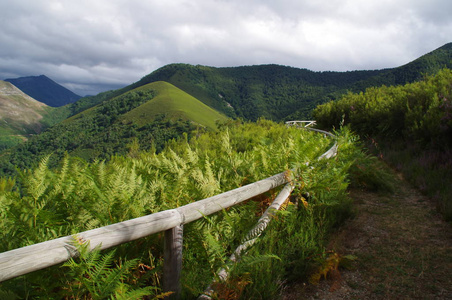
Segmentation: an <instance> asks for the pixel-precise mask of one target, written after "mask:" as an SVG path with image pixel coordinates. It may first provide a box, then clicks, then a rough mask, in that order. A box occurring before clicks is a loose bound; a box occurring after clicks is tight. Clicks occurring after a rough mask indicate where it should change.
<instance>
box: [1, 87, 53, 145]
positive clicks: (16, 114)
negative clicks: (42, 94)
mask: <svg viewBox="0 0 452 300" xmlns="http://www.w3.org/2000/svg"><path fill="white" fill-rule="evenodd" d="M46 107H47V105H45V104H44V103H41V102H39V101H36V100H35V99H33V98H31V97H30V96H28V95H26V94H24V93H23V92H22V91H21V90H19V89H18V88H16V87H15V86H14V85H12V84H11V83H9V82H5V81H0V149H3V148H7V147H10V146H13V145H15V144H17V143H20V142H21V141H23V140H26V139H27V137H28V136H29V135H30V134H37V133H39V132H41V130H42V129H43V127H44V125H43V124H42V123H41V121H42V119H43V115H45V114H46V113H47V112H46Z"/></svg>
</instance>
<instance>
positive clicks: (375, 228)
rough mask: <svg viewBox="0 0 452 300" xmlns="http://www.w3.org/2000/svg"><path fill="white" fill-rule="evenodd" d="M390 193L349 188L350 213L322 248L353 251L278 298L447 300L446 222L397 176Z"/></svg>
mask: <svg viewBox="0 0 452 300" xmlns="http://www.w3.org/2000/svg"><path fill="white" fill-rule="evenodd" d="M398 186H399V188H398V191H397V192H396V193H394V194H393V195H389V196H388V195H380V194H377V193H373V192H369V191H362V190H352V191H351V192H350V195H351V197H352V198H353V199H354V202H355V207H356V215H355V217H354V218H353V219H350V220H349V221H348V222H347V223H346V224H345V225H344V226H343V227H341V229H340V230H339V231H338V232H337V233H336V234H334V235H333V236H332V240H331V242H330V244H329V246H328V249H329V250H332V251H334V252H336V253H338V254H340V255H354V256H356V259H355V260H354V261H353V262H352V266H351V268H349V269H340V270H339V271H340V274H336V276H334V278H331V276H330V278H327V279H326V280H321V281H320V283H319V284H318V285H310V284H308V283H303V282H302V283H299V284H297V285H295V286H290V287H287V288H286V289H285V290H284V291H283V295H282V297H281V299H283V300H292V299H452V226H451V224H449V223H447V222H445V221H443V219H442V217H441V216H440V215H439V214H438V213H437V212H436V209H435V206H434V204H433V203H432V202H431V201H430V200H429V199H428V198H426V197H424V196H423V195H422V194H420V192H418V191H417V190H415V189H413V188H412V187H411V186H409V185H408V183H406V182H405V181H404V180H403V179H401V180H400V183H399V184H398Z"/></svg>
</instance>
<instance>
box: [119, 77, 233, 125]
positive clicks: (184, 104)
mask: <svg viewBox="0 0 452 300" xmlns="http://www.w3.org/2000/svg"><path fill="white" fill-rule="evenodd" d="M141 89H152V90H154V91H155V92H156V96H155V97H154V99H152V101H148V102H146V103H144V104H143V105H140V106H139V107H137V108H135V109H133V110H131V111H130V112H128V113H126V114H124V116H123V117H122V120H123V121H124V122H133V123H134V124H137V125H138V126H143V125H145V124H146V123H148V122H149V118H151V119H155V118H156V117H157V116H159V115H162V114H164V115H165V116H166V118H168V119H172V120H178V119H181V120H186V121H191V122H194V123H196V124H199V125H201V126H204V127H207V128H210V129H215V128H216V124H215V123H216V122H217V121H225V120H226V119H227V117H226V116H224V115H222V114H220V113H219V112H217V111H216V110H214V109H212V108H211V107H209V106H207V105H205V104H204V103H202V102H201V101H199V100H197V99H195V98H194V97H192V96H190V95H189V94H187V93H185V92H184V91H182V90H180V89H178V88H176V87H175V86H174V85H172V84H170V83H167V82H163V81H158V82H153V83H150V84H148V85H145V86H143V87H140V88H138V89H137V90H141Z"/></svg>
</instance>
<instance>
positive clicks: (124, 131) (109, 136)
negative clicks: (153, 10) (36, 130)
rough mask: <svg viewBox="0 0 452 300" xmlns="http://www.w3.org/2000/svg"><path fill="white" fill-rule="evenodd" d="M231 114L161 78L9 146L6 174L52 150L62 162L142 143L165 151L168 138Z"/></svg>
mask: <svg viewBox="0 0 452 300" xmlns="http://www.w3.org/2000/svg"><path fill="white" fill-rule="evenodd" d="M226 119H227V117H225V116H224V115H222V114H220V113H218V112H216V111H215V110H213V109H212V108H210V107H208V106H207V105H205V104H203V103H202V102H200V101H198V100H197V99H195V98H193V97H192V96H190V95H188V94H187V93H185V92H183V91H181V90H180V89H178V88H176V87H174V86H173V85H171V84H169V83H165V82H155V83H151V84H147V85H144V86H141V87H138V88H136V89H133V90H130V91H127V92H125V93H123V94H120V95H118V96H116V97H113V98H111V99H106V100H104V101H103V102H101V103H100V104H97V105H95V106H93V107H91V108H89V109H86V110H84V111H82V112H81V113H78V114H76V115H74V116H72V117H70V118H68V119H66V120H64V121H63V122H61V123H59V124H57V125H55V126H52V127H51V128H49V129H48V130H46V131H45V132H43V133H41V134H39V135H36V136H33V137H32V138H31V139H30V140H29V141H28V142H26V143H23V144H21V145H19V146H17V147H15V148H12V149H9V150H8V151H6V152H3V154H2V156H1V157H0V165H1V166H2V168H3V172H4V173H5V174H13V173H14V172H15V171H14V170H15V168H16V167H19V168H29V167H30V166H33V165H36V164H37V162H39V160H41V159H42V158H43V157H44V156H46V155H48V154H53V156H52V158H53V159H52V162H51V164H52V163H53V164H54V163H56V162H57V161H58V160H59V159H60V158H61V157H63V156H64V154H65V153H69V154H70V155H72V156H77V157H81V158H84V159H86V160H95V159H108V158H109V157H111V156H113V155H118V154H120V155H126V154H128V153H129V154H131V153H133V152H134V151H136V149H138V148H140V149H142V150H150V149H154V150H156V151H160V150H161V149H163V147H164V145H165V143H166V142H168V141H169V140H172V139H177V138H180V137H181V136H183V135H184V134H186V135H187V138H190V135H191V132H193V131H194V130H195V129H197V130H198V131H199V130H201V131H203V130H210V129H215V128H216V122H217V121H224V120H226Z"/></svg>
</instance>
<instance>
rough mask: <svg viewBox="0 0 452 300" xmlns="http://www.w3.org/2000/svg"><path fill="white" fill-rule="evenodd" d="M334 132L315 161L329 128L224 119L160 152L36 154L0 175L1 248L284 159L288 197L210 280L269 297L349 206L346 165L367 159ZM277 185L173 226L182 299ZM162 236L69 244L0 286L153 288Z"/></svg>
mask: <svg viewBox="0 0 452 300" xmlns="http://www.w3.org/2000/svg"><path fill="white" fill-rule="evenodd" d="M339 135H340V138H339V156H338V157H336V158H335V159H331V160H328V161H326V160H325V161H317V160H316V157H318V156H319V154H321V153H322V152H324V151H325V150H326V149H327V148H328V147H329V146H330V141H329V140H328V139H325V138H323V137H322V136H321V135H319V134H317V133H313V132H308V131H300V130H298V129H295V128H287V127H285V126H283V125H277V124H275V123H272V122H270V121H265V120H261V121H259V122H258V123H257V124H253V123H245V124H241V122H238V121H230V122H229V123H226V124H223V125H221V126H220V130H219V131H215V132H209V133H206V134H202V135H200V136H198V137H197V138H193V139H191V140H190V141H188V140H187V139H186V140H184V141H181V142H175V141H173V142H171V143H170V144H169V145H168V146H167V147H166V148H165V149H164V150H163V151H162V152H160V153H159V154H157V153H155V152H153V151H151V152H144V151H137V152H134V153H132V152H131V153H129V155H128V156H115V157H113V158H112V159H111V160H110V161H108V162H104V161H97V162H93V163H87V162H85V161H84V160H82V159H80V158H74V157H70V156H66V157H65V158H64V159H63V160H62V161H61V163H60V166H59V167H57V168H49V167H48V161H49V158H48V157H47V158H45V159H43V160H42V161H41V163H40V165H39V166H38V167H37V168H35V169H30V170H23V171H21V172H20V176H19V177H17V178H15V179H11V178H10V179H7V178H3V179H1V182H0V215H1V216H2V218H1V223H0V229H1V230H0V232H1V239H2V241H4V242H3V243H2V244H1V245H0V251H7V250H11V249H14V248H17V247H21V246H25V245H29V244H33V243H37V242H40V241H45V240H49V239H52V238H56V237H59V236H64V235H70V234H75V233H77V232H80V231H83V230H87V229H91V228H95V227H99V226H103V225H107V224H111V223H114V222H119V221H122V220H127V219H130V218H134V217H138V216H142V215H145V214H149V213H153V212H157V211H161V210H165V209H169V208H174V207H177V206H180V205H184V204H187V203H190V202H193V201H196V200H200V199H203V198H206V197H209V196H212V195H215V194H218V193H221V192H224V191H227V190H231V189H234V188H236V187H239V186H242V185H245V184H247V183H251V182H255V181H257V180H260V179H263V178H266V177H269V176H271V175H273V174H276V173H279V172H281V171H284V170H288V169H292V170H293V176H292V178H293V179H292V180H293V183H294V184H295V185H296V193H295V194H294V196H293V199H292V201H293V203H292V204H289V205H288V206H287V208H286V210H285V211H283V212H281V213H280V214H278V215H277V216H276V218H275V220H274V222H272V224H271V226H270V229H269V230H268V231H267V232H266V233H265V234H264V235H263V237H262V238H261V239H260V240H259V241H258V243H257V244H256V245H255V247H254V248H253V249H252V250H251V252H250V256H249V257H248V256H247V257H248V258H244V259H243V260H242V261H241V262H240V263H238V264H237V265H234V266H233V267H232V269H231V274H232V275H231V276H230V277H229V278H230V279H229V280H228V282H227V283H225V284H224V285H221V286H218V291H220V294H219V295H218V297H219V298H221V297H223V296H224V295H229V294H231V293H240V294H242V295H244V297H245V295H246V297H249V298H262V299H273V298H274V296H275V295H276V293H277V292H278V289H279V288H280V287H281V282H282V281H283V280H290V279H291V278H292V279H293V278H298V277H302V276H306V274H307V273H306V272H307V271H309V270H311V269H312V268H315V267H316V266H317V265H318V263H319V259H316V260H315V261H314V260H312V257H321V256H322V255H324V249H325V248H324V242H325V237H326V236H327V234H328V232H329V230H331V228H333V227H334V226H337V225H338V224H339V223H340V222H341V221H342V220H343V219H344V218H346V217H347V216H349V215H350V213H351V210H350V209H351V207H350V201H349V199H348V197H347V193H346V188H347V185H348V182H349V180H350V177H349V176H348V173H349V170H350V168H352V169H353V168H355V167H354V166H356V165H357V164H358V163H359V162H358V161H361V163H362V162H364V161H366V158H365V155H364V154H362V152H361V151H360V150H359V148H358V147H357V144H356V141H355V138H354V137H353V136H350V134H349V132H348V131H347V130H345V131H344V132H343V133H340V134H339ZM307 162H309V163H307ZM80 187H83V188H80ZM276 192H277V191H273V192H271V193H269V194H267V195H264V196H262V197H257V198H256V199H253V200H251V201H248V202H246V203H244V204H243V205H240V206H235V207H232V208H230V209H228V210H225V211H223V212H221V213H218V214H215V215H212V216H210V217H206V218H205V219H203V220H200V221H197V222H193V223H190V224H187V225H186V226H184V231H185V233H184V252H183V253H184V254H183V255H184V269H183V293H184V297H185V298H193V297H196V296H197V295H198V294H199V293H201V292H202V291H203V290H204V289H205V288H206V287H207V286H206V284H208V283H209V282H211V280H213V278H214V277H215V276H214V274H215V272H216V271H217V270H218V268H219V267H222V266H225V259H226V257H227V256H228V255H230V254H231V252H232V251H233V249H235V247H236V246H237V245H238V244H240V242H241V239H242V238H243V237H244V236H245V235H246V234H247V232H248V230H249V229H250V228H252V226H253V224H254V223H255V222H256V220H257V218H258V217H259V215H260V214H261V213H262V211H263V209H264V208H265V206H266V205H267V203H269V201H270V200H271V199H270V197H271V196H272V195H273V194H274V193H276ZM308 195H309V196H308ZM303 196H304V198H303ZM161 238H162V236H161V235H160V234H157V235H154V236H150V237H148V238H145V239H141V240H139V241H136V242H133V243H128V244H126V245H122V246H120V247H117V248H115V250H114V252H110V251H107V252H105V253H104V252H102V253H96V252H95V253H93V254H89V253H86V251H84V250H83V247H84V246H83V245H80V247H82V248H81V249H80V252H81V253H82V255H81V257H80V258H78V259H75V260H73V261H70V262H68V263H66V264H65V265H63V266H57V267H53V268H49V269H46V270H42V271H39V272H35V273H32V274H29V275H26V276H22V277H20V278H17V279H13V280H9V281H7V282H4V283H2V284H1V285H0V295H9V296H10V298H11V299H16V298H15V296H18V297H21V298H26V299H27V298H38V297H41V298H42V297H44V298H66V299H98V298H107V297H111V298H114V299H124V298H121V297H122V295H132V294H135V295H143V293H144V292H145V293H147V294H148V295H154V296H155V297H157V296H158V295H160V292H161V291H160V276H161V272H162V270H161V264H162V252H161V251H162V249H161V248H162V243H161ZM281 240H285V241H286V242H285V243H280V241H281ZM287 245H291V246H290V247H287ZM263 268H270V269H271V270H272V272H262V271H261V270H262V269H263ZM145 286H151V287H152V288H144V287H145ZM221 293H223V294H221ZM140 297H141V296H140ZM137 298H138V296H137Z"/></svg>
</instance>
